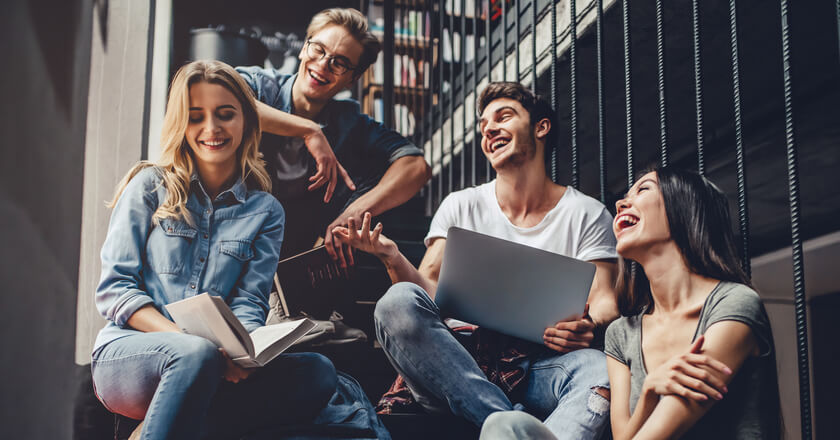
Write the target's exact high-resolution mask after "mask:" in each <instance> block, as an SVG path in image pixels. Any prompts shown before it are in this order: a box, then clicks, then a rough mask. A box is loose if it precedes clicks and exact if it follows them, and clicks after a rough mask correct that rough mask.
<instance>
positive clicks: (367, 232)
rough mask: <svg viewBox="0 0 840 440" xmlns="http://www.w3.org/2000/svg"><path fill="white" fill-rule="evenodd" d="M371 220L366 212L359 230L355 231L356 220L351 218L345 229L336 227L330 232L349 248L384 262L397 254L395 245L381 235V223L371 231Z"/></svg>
mask: <svg viewBox="0 0 840 440" xmlns="http://www.w3.org/2000/svg"><path fill="white" fill-rule="evenodd" d="M371 218H372V216H371V215H370V213H369V212H366V213H365V215H364V217H363V219H362V226H361V229H356V220H355V219H354V218H352V217H351V218H350V219H349V220H348V225H347V227H346V228H345V227H343V226H338V227H336V228H335V229H333V230H332V233H333V237H334V238H336V239H338V241H340V242H341V243H343V244H345V245H347V246H349V247H352V248H355V249H358V250H360V251H364V252H367V253H369V254H373V255H375V256H377V257H379V258H380V259H382V260H386V259H388V258H389V257H392V256H394V255H395V254H396V253H397V244H396V243H394V241H393V240H391V239H390V238H388V237H386V236H384V235H382V223H378V224H377V225H376V227H374V228H373V229H371V228H370V223H371Z"/></svg>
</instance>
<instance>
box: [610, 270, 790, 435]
mask: <svg viewBox="0 0 840 440" xmlns="http://www.w3.org/2000/svg"><path fill="white" fill-rule="evenodd" d="M642 315H644V313H642V314H639V315H636V316H626V317H622V318H619V319H617V320H616V321H614V322H613V323H612V324H610V326H609V327H608V328H607V334H606V339H605V342H604V343H605V347H604V352H605V353H606V354H607V355H608V356H610V357H612V358H614V359H616V360H617V361H619V362H621V363H623V364H625V365H627V366H628V367H629V368H630V413H631V414H632V413H633V411H634V410H635V409H636V403H637V402H638V400H639V395H640V394H641V390H642V384H643V383H644V381H645V377H646V376H647V371H646V370H645V365H644V357H643V355H642ZM720 321H738V322H742V323H744V324H746V325H748V326H749V327H750V329H752V331H753V334H754V335H755V338H756V340H757V341H758V347H759V352H760V353H759V355H758V356H756V357H750V358H748V359H747V360H746V361H745V362H744V365H743V366H742V367H741V369H740V371H738V373H737V375H736V376H735V377H734V378H733V380H732V382H731V383H730V384H729V385H728V388H729V392H728V393H727V394H726V395H724V397H723V400H721V401H720V402H717V403H716V404H715V405H714V406H713V407H712V409H711V410H709V412H708V413H706V415H705V416H703V418H702V419H700V420H699V421H698V422H697V423H696V424H695V425H694V427H692V428H691V429H690V430H689V431H688V432H687V433H686V434H685V436H683V438H687V439H693V438H696V439H708V438H719V439H756V438H763V439H777V438H780V435H781V434H780V420H779V419H780V412H779V392H778V383H777V380H776V355H775V351H774V346H773V334H772V333H771V331H770V321H769V320H768V318H767V312H765V310H764V305H763V304H762V303H761V299H760V298H759V297H758V294H757V293H756V292H755V291H754V290H752V289H750V288H749V287H747V286H745V285H743V284H737V283H730V282H725V281H721V282H720V283H719V284H718V285H717V286H716V287H715V288H714V289H713V290H712V292H711V293H710V294H709V296H708V297H707V298H706V302H705V303H704V304H703V308H702V309H701V311H700V320H699V322H698V323H697V330H696V331H695V332H694V338H697V337H698V336H699V335H701V334H703V333H705V332H706V329H708V328H709V327H710V326H711V325H712V324H714V323H716V322H720Z"/></svg>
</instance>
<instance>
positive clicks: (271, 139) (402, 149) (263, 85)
mask: <svg viewBox="0 0 840 440" xmlns="http://www.w3.org/2000/svg"><path fill="white" fill-rule="evenodd" d="M236 70H237V71H238V72H239V74H240V75H242V77H243V78H244V79H245V81H246V82H247V83H248V85H249V86H250V87H251V89H252V90H253V91H254V94H255V96H256V98H257V99H258V100H260V101H262V102H263V103H265V104H267V105H270V106H272V107H274V108H276V109H278V110H281V111H284V112H286V113H294V108H293V102H292V85H293V84H294V82H295V78H296V77H297V75H283V74H280V73H279V72H278V71H277V70H274V69H263V68H260V67H257V66H254V67H237V68H236ZM315 122H317V123H319V124H321V126H322V127H323V131H324V134H325V135H326V137H327V140H328V141H329V143H330V146H331V147H332V148H333V151H335V156H336V158H337V159H338V161H339V163H341V165H342V166H343V167H344V169H345V170H347V173H348V174H350V177H351V178H352V179H353V182H354V183H355V184H356V187H357V189H356V191H355V192H351V191H350V189H349V188H348V187H347V186H346V185H345V184H344V182H343V180H341V179H339V181H338V185H337V186H336V189H335V193H334V195H333V198H334V199H335V201H337V202H340V203H342V205H343V206H342V210H343V208H346V206H347V205H348V204H349V203H350V202H352V201H353V200H355V199H356V198H358V197H359V196H360V195H362V194H364V193H365V192H367V191H368V190H370V189H371V188H373V187H374V186H376V184H377V183H378V182H379V179H380V178H381V177H382V175H383V174H384V173H385V170H387V169H388V167H389V166H390V165H391V163H393V162H394V161H395V160H397V159H399V158H401V157H403V156H422V155H423V150H421V149H420V148H418V147H417V146H415V145H414V144H412V143H411V142H410V141H409V140H408V139H406V138H404V137H403V136H402V135H400V134H399V133H397V132H396V131H394V130H391V129H389V128H387V127H385V126H384V125H383V124H382V123H380V122H377V121H375V120H373V119H372V118H371V117H370V116H368V115H365V114H363V113H361V109H360V106H359V103H358V102H356V101H354V100H352V99H332V100H330V102H328V103H327V105H325V106H324V108H323V110H321V113H320V114H319V115H318V116H317V118H316V119H315ZM285 143H286V142H285V139H284V137H283V136H276V135H272V134H269V133H264V136H263V140H262V143H261V144H260V150H261V151H262V152H263V156H264V158H265V160H266V162H267V165H268V169H269V173H270V174H271V175H272V179H273V182H272V183H273V184H274V186H275V187H276V188H275V194H277V193H278V191H277V188H281V187H282V185H284V183H285V182H282V181H278V179H277V173H276V164H274V163H272V162H273V159H274V158H275V157H276V156H277V154H276V153H275V151H276V149H278V148H282V147H283V146H284V145H285ZM310 159H311V157H310ZM311 169H313V170H314V169H315V168H314V166H313V167H311ZM301 184H302V185H303V184H305V185H308V183H305V182H304V183H301ZM321 196H322V197H323V194H321ZM280 200H281V201H283V202H285V200H284V197H280ZM330 220H332V219H330Z"/></svg>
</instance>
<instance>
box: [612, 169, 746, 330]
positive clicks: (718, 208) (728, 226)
mask: <svg viewBox="0 0 840 440" xmlns="http://www.w3.org/2000/svg"><path fill="white" fill-rule="evenodd" d="M653 171H654V172H656V175H657V177H658V178H659V190H660V191H661V192H662V199H663V201H664V203H665V214H666V216H667V217H668V228H669V229H670V231H671V239H672V240H674V243H675V244H676V245H677V248H678V249H679V250H680V253H681V254H682V258H683V261H685V265H686V266H687V267H688V269H689V270H690V271H691V272H693V273H696V274H698V275H702V276H705V277H709V278H713V279H717V280H722V281H732V282H736V283H741V284H745V285H747V286H750V280H749V278H748V277H747V274H746V272H744V270H743V268H742V267H741V263H740V260H739V258H738V253H737V251H736V250H735V235H734V234H733V232H732V223H731V221H730V217H729V203H728V202H727V199H726V195H724V194H723V192H722V191H721V190H720V189H719V188H718V187H717V186H715V184H714V183H712V182H711V181H709V180H708V179H706V178H705V177H703V176H701V175H700V174H697V173H696V172H693V171H687V170H681V169H677V168H673V167H662V168H656V169H654V170H653ZM619 271H620V273H619V279H618V292H619V295H618V308H619V311H620V312H621V314H622V315H625V316H629V315H635V314H638V313H640V312H642V311H643V310H644V309H645V308H647V307H648V306H649V305H650V304H651V303H652V298H651V293H650V283H649V282H648V279H647V276H646V275H645V273H644V270H643V269H642V267H641V266H639V265H638V264H636V263H635V262H633V261H631V260H625V259H624V258H619Z"/></svg>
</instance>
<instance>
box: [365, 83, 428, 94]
mask: <svg viewBox="0 0 840 440" xmlns="http://www.w3.org/2000/svg"><path fill="white" fill-rule="evenodd" d="M365 89H366V91H365V93H376V92H382V91H383V87H382V84H368V85H367V87H366V88H365ZM394 93H395V94H404V95H420V96H422V95H425V94H426V93H429V89H426V88H425V87H407V86H394Z"/></svg>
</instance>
